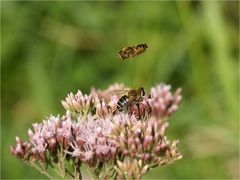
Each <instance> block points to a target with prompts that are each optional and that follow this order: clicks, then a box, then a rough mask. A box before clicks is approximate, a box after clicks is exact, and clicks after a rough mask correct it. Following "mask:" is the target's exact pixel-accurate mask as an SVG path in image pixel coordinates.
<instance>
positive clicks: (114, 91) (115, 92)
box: [108, 89, 129, 96]
mask: <svg viewBox="0 0 240 180" xmlns="http://www.w3.org/2000/svg"><path fill="white" fill-rule="evenodd" d="M128 91H129V90H126V89H122V90H112V91H109V92H108V93H109V94H110V95H117V96H123V95H125V94H127V93H128Z"/></svg>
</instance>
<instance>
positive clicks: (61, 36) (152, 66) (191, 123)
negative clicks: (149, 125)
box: [1, 1, 239, 179]
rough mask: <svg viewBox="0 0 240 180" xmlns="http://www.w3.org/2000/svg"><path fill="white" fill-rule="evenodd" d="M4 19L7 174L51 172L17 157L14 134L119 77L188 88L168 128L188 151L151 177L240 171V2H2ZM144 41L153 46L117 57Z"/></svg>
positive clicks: (3, 121)
mask: <svg viewBox="0 0 240 180" xmlns="http://www.w3.org/2000/svg"><path fill="white" fill-rule="evenodd" d="M1 25H2V26H1V27H2V28H1V30H2V31H1V37H2V38H1V42H2V45H1V82H2V85H1V103H2V105H1V108H2V117H1V142H2V143H1V178H4V179H8V178H12V179H14V178H24V179H26V178H36V177H38V178H44V176H43V175H41V174H39V173H38V172H36V171H35V170H33V169H31V168H29V167H27V166H26V165H24V164H23V163H22V162H21V161H19V160H17V159H15V158H14V157H12V156H11V155H10V153H9V145H10V144H13V143H15V141H14V138H15V136H16V135H19V136H21V137H23V138H25V139H26V138H27V130H28V128H29V127H30V126H31V123H33V122H39V121H41V119H43V118H44V117H45V116H48V115H49V114H51V113H52V114H58V113H61V114H62V113H64V110H63V108H62V106H61V103H60V101H61V100H62V99H64V98H65V97H66V95H67V93H69V92H70V91H71V92H76V91H77V89H81V90H82V91H83V92H85V93H88V92H89V89H90V88H91V87H92V86H95V87H97V88H106V87H107V86H108V85H109V84H111V83H114V82H123V83H125V84H127V85H129V86H132V87H138V86H144V87H145V88H146V89H148V90H149V88H150V87H151V86H153V85H155V84H156V83H159V82H165V83H169V84H171V85H172V88H173V89H175V88H176V87H179V86H180V87H182V88H183V97H184V98H183V102H182V104H181V106H180V109H179V111H178V112H176V113H175V114H174V116H173V117H172V119H171V120H170V127H169V129H168V131H167V135H168V137H169V139H179V140H180V145H179V149H180V151H181V152H182V154H183V159H182V160H180V161H177V162H176V163H173V164H171V165H169V166H164V167H159V168H156V169H154V170H152V171H151V172H150V173H148V174H146V175H145V176H144V178H165V179H167V178H168V179H169V178H183V179H185V178H200V179H202V178H227V179H230V178H236V179H237V178H239V164H238V162H239V154H238V152H239V118H238V114H237V113H238V110H239V89H238V88H239V87H238V83H239V2H237V1H232V2H227V1H226V2H217V1H214V2H208V1H204V2H199V1H195V2H190V1H189V2H187V1H186V2H182V1H178V2H126V1H118V2H20V1H19V2H17V1H11V2H10V1H9V2H8V1H2V2H1ZM137 43H147V44H148V45H149V49H148V51H147V52H146V53H143V54H142V55H141V56H138V57H136V58H135V59H132V60H129V61H120V60H119V59H118V57H117V53H118V51H119V49H121V48H122V47H124V46H126V45H131V44H137ZM13 169H14V171H13ZM26 172H27V173H26Z"/></svg>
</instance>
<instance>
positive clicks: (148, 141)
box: [10, 84, 182, 179]
mask: <svg viewBox="0 0 240 180" xmlns="http://www.w3.org/2000/svg"><path fill="white" fill-rule="evenodd" d="M117 89H130V88H128V87H126V86H124V85H122V84H114V85H112V86H110V87H109V88H107V89H106V90H96V89H92V90H91V92H90V94H89V95H83V94H82V92H81V91H78V92H77V93H76V94H75V95H74V94H73V93H70V94H68V96H67V97H66V100H65V101H62V104H63V106H64V108H65V109H66V115H64V116H62V117H60V116H52V115H51V116H50V117H48V118H46V119H45V120H43V121H42V122H41V123H34V124H33V129H29V130H28V135H29V140H28V141H25V142H23V141H22V140H21V139H20V138H19V137H16V146H15V147H14V146H10V151H11V153H12V154H13V155H15V156H17V157H19V158H20V159H22V160H24V161H25V162H31V164H34V163H36V162H38V163H40V164H41V165H43V166H41V167H42V169H41V170H42V172H43V173H44V172H46V171H47V169H46V168H43V167H48V165H49V166H51V167H52V168H56V167H59V169H57V171H59V173H58V174H59V175H60V176H61V177H66V176H67V175H68V176H70V177H72V178H76V179H81V170H80V167H81V164H82V163H84V164H86V165H87V167H88V168H89V170H90V172H91V174H92V175H93V177H95V178H100V179H102V178H119V179H122V178H136V179H139V178H140V177H141V175H142V174H144V173H146V172H147V171H148V170H149V169H151V168H154V167H156V166H158V165H163V164H168V163H171V162H173V161H175V160H177V159H180V158H181V154H180V153H179V152H178V151H177V147H176V145H177V143H178V141H173V142H172V143H170V141H168V140H167V137H166V136H165V131H166V128H167V126H168V123H167V119H168V117H169V116H171V115H172V113H173V112H174V111H176V110H177V108H178V105H179V103H180V101H181V99H182V97H181V89H177V90H176V92H175V93H174V94H172V93H171V92H170V86H169V85H164V84H160V85H157V86H156V87H153V88H152V89H151V90H150V93H149V94H147V93H146V95H145V96H144V97H143V100H142V101H141V102H139V104H134V103H132V104H128V106H127V108H126V111H117V113H114V112H116V111H115V110H116V105H117V102H118V100H119V98H120V97H118V96H117V95H111V94H110V93H109V92H110V91H112V90H117ZM67 163H69V164H71V165H72V166H73V168H72V169H68V167H69V166H67V165H66V164H67ZM54 164H57V165H58V166H55V165H54ZM35 165H36V164H35ZM65 172H67V174H66V173H65Z"/></svg>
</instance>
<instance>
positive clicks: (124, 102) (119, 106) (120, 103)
mask: <svg viewBox="0 0 240 180" xmlns="http://www.w3.org/2000/svg"><path fill="white" fill-rule="evenodd" d="M128 102H129V99H128V97H127V95H124V96H122V97H121V98H120V99H119V100H118V102H117V110H122V109H123V108H124V107H126V106H127V105H128Z"/></svg>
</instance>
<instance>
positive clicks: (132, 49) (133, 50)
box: [118, 44, 148, 60]
mask: <svg viewBox="0 0 240 180" xmlns="http://www.w3.org/2000/svg"><path fill="white" fill-rule="evenodd" d="M147 48H148V46H147V44H138V45H136V46H128V47H125V48H123V49H122V50H120V51H119V53H118V55H119V57H120V58H121V59H122V60H125V59H127V58H131V57H135V56H137V55H139V54H141V53H143V52H144V51H146V49H147Z"/></svg>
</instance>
